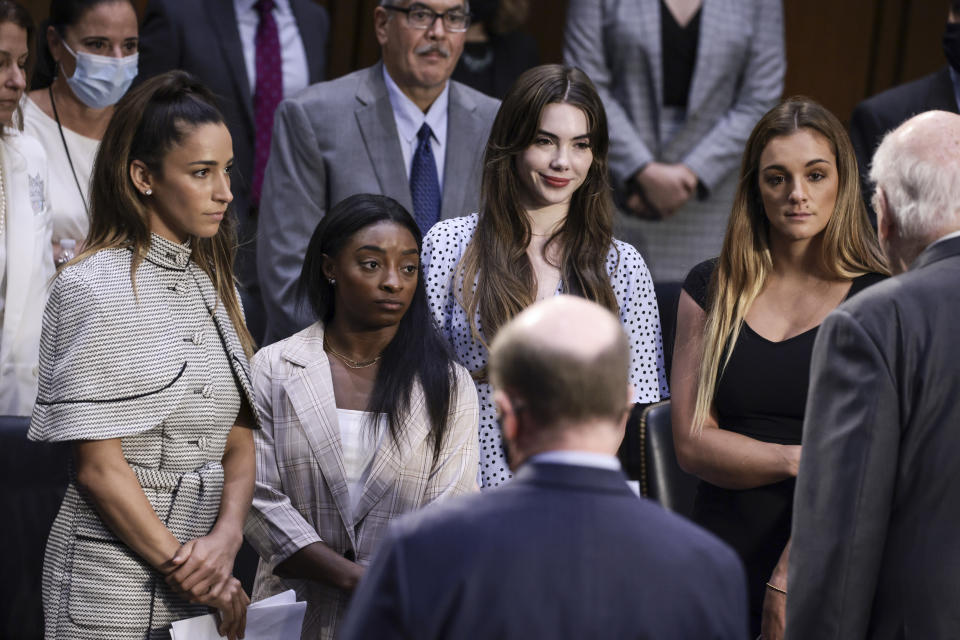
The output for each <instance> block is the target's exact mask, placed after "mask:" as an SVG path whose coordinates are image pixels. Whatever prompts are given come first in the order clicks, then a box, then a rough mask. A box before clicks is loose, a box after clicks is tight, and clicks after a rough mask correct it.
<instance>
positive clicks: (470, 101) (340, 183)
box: [257, 0, 498, 343]
mask: <svg viewBox="0 0 960 640" xmlns="http://www.w3.org/2000/svg"><path fill="white" fill-rule="evenodd" d="M468 9H469V7H468V6H467V3H466V2H464V1H463V0H421V1H419V2H411V1H410V0H380V2H379V5H378V6H377V7H376V8H375V9H374V11H373V26H374V32H375V34H376V37H377V42H378V44H379V45H380V51H381V61H380V62H378V63H376V64H374V65H373V66H370V67H367V68H366V69H361V70H359V71H355V72H354V73H351V74H348V75H346V76H343V77H342V78H337V79H336V80H331V81H330V82H322V83H320V84H317V85H314V86H312V87H310V88H309V89H307V90H306V91H303V92H302V93H300V94H298V95H297V96H295V97H294V98H291V99H289V100H285V101H284V102H283V103H282V104H281V105H280V107H279V108H278V109H277V124H276V127H275V128H274V136H273V147H272V150H271V154H270V164H269V166H268V167H267V174H266V177H265V178H264V183H263V184H264V187H263V193H264V197H263V207H262V209H261V218H260V222H261V229H262V230H263V232H262V233H260V234H259V235H258V237H257V268H258V270H259V273H260V279H261V284H262V286H263V291H264V303H265V305H266V311H267V332H266V338H265V342H267V343H269V342H273V341H275V340H278V339H280V338H285V337H287V336H289V335H291V334H292V333H294V332H296V331H299V330H300V329H302V328H304V327H306V326H307V325H308V324H310V318H309V314H304V313H300V311H301V310H298V309H297V306H296V295H295V291H294V289H295V285H296V282H297V277H298V276H299V274H300V270H301V266H302V264H303V256H304V253H305V252H306V249H307V242H308V239H309V237H310V234H311V233H312V232H313V229H314V228H315V227H316V226H317V223H318V222H319V221H320V219H321V218H322V217H323V216H324V215H325V214H326V212H327V210H328V209H329V208H331V207H332V206H333V205H334V204H336V203H337V202H339V201H340V200H342V199H344V198H346V197H348V196H351V195H353V194H355V193H370V192H371V191H375V192H377V193H382V194H383V195H387V196H390V197H391V198H393V199H394V200H396V201H397V202H398V203H400V204H401V205H402V206H404V208H406V209H407V210H408V211H410V212H411V213H412V214H413V217H414V219H415V220H416V221H417V224H418V225H419V227H420V230H421V232H422V233H426V231H427V229H429V228H430V227H431V226H433V224H434V223H436V222H437V220H440V219H441V218H452V217H455V216H460V215H463V214H464V213H466V212H468V211H473V210H475V209H476V207H477V204H478V200H479V191H480V172H481V166H480V157H481V151H482V149H481V146H480V144H479V141H481V140H486V138H487V135H488V133H489V131H490V125H491V123H492V122H493V118H494V115H495V114H496V110H497V105H498V103H497V101H496V100H494V99H492V98H490V97H488V96H485V95H483V94H482V93H480V92H478V91H474V90H473V89H471V88H469V87H466V86H464V85H462V84H460V83H459V82H453V81H450V74H451V73H453V69H454V67H455V66H456V64H457V60H458V59H459V58H460V52H461V51H463V42H464V38H465V34H466V31H467V28H468V27H469V26H470V15H469V13H468Z"/></svg>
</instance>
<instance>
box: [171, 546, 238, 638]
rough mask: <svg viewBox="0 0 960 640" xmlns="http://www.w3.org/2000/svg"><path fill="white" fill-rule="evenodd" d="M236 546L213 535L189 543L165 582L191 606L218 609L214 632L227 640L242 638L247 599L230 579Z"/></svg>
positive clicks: (183, 547) (172, 560)
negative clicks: (198, 605)
mask: <svg viewBox="0 0 960 640" xmlns="http://www.w3.org/2000/svg"><path fill="white" fill-rule="evenodd" d="M238 549H239V544H237V543H234V542H232V541H230V540H229V539H227V538H225V537H224V536H220V535H217V534H214V533H211V534H210V535H206V536H203V537H201V538H196V539H194V540H188V541H187V542H185V543H184V544H183V545H182V546H181V547H180V549H179V550H177V553H176V554H174V556H173V558H172V559H171V561H170V570H169V571H168V573H167V576H166V581H167V584H168V585H170V587H171V588H172V589H173V590H174V591H176V592H177V593H179V594H180V595H182V596H183V597H184V598H186V599H187V600H189V601H190V602H195V603H200V604H205V605H207V606H209V607H214V608H215V609H217V614H218V617H219V620H220V623H219V625H218V626H217V630H218V631H219V633H220V635H222V636H227V637H228V638H230V640H236V639H238V638H242V637H243V630H244V627H245V626H246V617H247V606H248V605H249V604H250V598H249V597H248V596H247V594H246V593H245V592H244V591H243V587H242V585H241V584H240V581H239V580H237V579H236V578H234V577H233V561H234V558H236V555H237V550H238Z"/></svg>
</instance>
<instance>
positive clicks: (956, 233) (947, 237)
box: [927, 231, 960, 248]
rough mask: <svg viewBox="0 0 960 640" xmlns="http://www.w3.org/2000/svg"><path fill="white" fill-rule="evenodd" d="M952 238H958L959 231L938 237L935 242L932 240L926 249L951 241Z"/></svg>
mask: <svg viewBox="0 0 960 640" xmlns="http://www.w3.org/2000/svg"><path fill="white" fill-rule="evenodd" d="M953 238H960V231H954V232H953V233H948V234H947V235H945V236H940V237H939V238H937V239H936V240H934V241H933V242H931V243H930V244H928V245H927V247H928V248H929V247H932V246H933V245H935V244H937V243H938V242H944V241H946V240H952V239H953Z"/></svg>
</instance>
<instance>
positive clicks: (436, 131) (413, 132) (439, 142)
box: [383, 66, 450, 193]
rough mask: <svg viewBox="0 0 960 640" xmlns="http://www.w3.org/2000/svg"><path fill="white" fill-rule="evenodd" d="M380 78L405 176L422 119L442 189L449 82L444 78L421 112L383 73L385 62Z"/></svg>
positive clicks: (409, 166)
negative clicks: (385, 86)
mask: <svg viewBox="0 0 960 640" xmlns="http://www.w3.org/2000/svg"><path fill="white" fill-rule="evenodd" d="M383 80H384V82H386V83H387V94H388V95H389V97H390V106H392V107H393V119H394V120H395V121H396V123H397V135H399V136H400V150H401V151H402V152H403V164H404V166H405V167H406V168H407V179H409V178H410V169H411V168H412V167H413V154H414V153H416V151H417V142H418V140H417V132H419V131H420V127H422V126H423V123H424V122H426V123H427V124H428V125H430V129H431V130H432V131H433V136H431V140H430V148H431V150H432V151H433V160H434V162H436V163H437V180H438V181H439V183H440V191H441V193H442V192H443V165H444V159H445V158H446V155H445V154H446V151H447V105H448V104H449V103H450V82H449V81H447V84H446V86H444V87H443V91H442V92H441V93H440V95H439V96H437V99H436V100H434V101H433V104H432V105H430V108H429V109H427V112H426V113H424V112H423V111H421V110H420V107H418V106H417V105H415V104H414V103H413V100H411V99H410V98H408V97H407V96H406V95H405V94H404V93H403V91H401V90H400V87H398V86H397V83H396V82H394V81H393V78H391V77H390V74H389V73H387V67H386V66H384V67H383Z"/></svg>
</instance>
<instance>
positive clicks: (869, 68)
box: [24, 0, 948, 121]
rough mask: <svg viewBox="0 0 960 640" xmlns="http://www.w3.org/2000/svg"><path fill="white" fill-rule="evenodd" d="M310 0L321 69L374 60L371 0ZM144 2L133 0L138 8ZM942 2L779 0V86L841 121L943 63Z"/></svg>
mask: <svg viewBox="0 0 960 640" xmlns="http://www.w3.org/2000/svg"><path fill="white" fill-rule="evenodd" d="M182 1H183V2H205V1H206V0H182ZM317 1H319V2H320V4H322V5H324V6H326V7H327V9H328V10H329V12H330V17H331V21H332V29H331V34H332V38H331V43H330V46H331V49H330V51H331V54H330V57H329V60H330V63H329V68H328V74H327V75H328V77H330V78H333V77H337V76H340V75H343V74H344V73H347V72H349V71H352V70H354V69H358V68H361V67H364V66H367V65H369V64H372V63H373V62H374V61H376V60H377V57H378V48H377V41H376V39H375V38H374V35H373V27H372V24H373V17H372V16H373V8H374V7H375V6H376V5H377V0H317ZM708 1H709V0H708ZM146 2H147V0H134V4H136V5H137V8H138V9H139V10H140V11H141V14H142V9H143V7H144V6H145V5H146ZM530 3H531V7H532V10H531V12H530V20H529V21H528V24H527V26H526V28H527V30H528V31H529V32H530V33H532V34H533V35H534V36H535V37H536V39H537V41H538V42H539V44H540V54H541V57H542V60H543V61H544V62H559V61H560V59H561V55H562V49H563V25H564V20H565V17H566V7H567V0H530ZM24 4H25V5H26V6H27V8H29V9H30V11H31V13H32V14H33V15H34V18H36V19H37V20H38V22H39V21H40V20H42V19H43V18H45V17H46V13H47V7H48V6H49V2H48V0H26V1H25V2H24ZM947 6H948V3H947V0H784V13H785V20H786V36H787V79H786V89H785V93H786V94H787V95H793V94H798V93H802V94H805V95H808V96H811V97H813V98H816V99H817V100H819V101H821V102H823V103H824V104H825V105H826V106H827V107H828V108H830V109H831V110H832V111H833V112H834V113H835V114H837V116H838V117H840V119H841V120H844V121H846V120H847V119H848V118H849V116H850V112H851V111H852V110H853V107H854V105H856V103H857V102H859V101H860V100H862V99H863V98H865V97H867V96H870V95H873V94H874V93H878V92H880V91H882V90H884V89H886V88H888V87H891V86H894V85H897V84H901V83H903V82H906V81H908V80H912V79H914V78H918V77H920V76H922V75H924V74H927V73H930V72H932V71H934V70H936V69H937V68H939V67H941V66H942V65H943V64H945V61H944V57H943V53H942V49H941V44H940V42H941V35H942V33H943V25H944V23H945V22H946V16H947ZM308 37H309V36H308Z"/></svg>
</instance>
